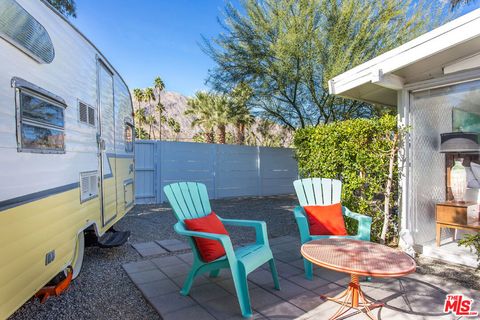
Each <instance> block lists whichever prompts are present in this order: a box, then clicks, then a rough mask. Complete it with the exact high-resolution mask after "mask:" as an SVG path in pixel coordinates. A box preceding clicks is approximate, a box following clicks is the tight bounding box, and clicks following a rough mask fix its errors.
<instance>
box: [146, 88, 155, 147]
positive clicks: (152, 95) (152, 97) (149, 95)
mask: <svg viewBox="0 0 480 320" xmlns="http://www.w3.org/2000/svg"><path fill="white" fill-rule="evenodd" d="M143 99H144V101H145V102H147V103H148V109H149V110H150V109H151V108H152V101H155V93H154V92H153V88H145V90H144V91H143ZM150 112H152V110H150ZM152 116H153V115H152ZM154 118H155V117H154ZM150 122H151V123H152V124H151V125H152V126H153V130H152V133H153V139H154V140H155V124H157V120H156V119H155V121H153V122H152V121H151V119H150Z"/></svg>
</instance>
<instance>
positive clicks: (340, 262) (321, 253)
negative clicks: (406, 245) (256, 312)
mask: <svg viewBox="0 0 480 320" xmlns="http://www.w3.org/2000/svg"><path fill="white" fill-rule="evenodd" d="M301 253H302V256H303V257H304V258H305V259H307V260H308V261H310V262H312V263H313V264H316V265H318V266H320V267H323V268H327V269H330V270H334V271H338V272H344V273H348V274H350V276H351V281H350V283H349V284H348V288H347V289H346V290H345V291H344V292H343V293H341V294H339V295H338V296H336V297H335V298H331V297H327V296H324V295H322V296H321V297H322V298H323V299H326V300H330V301H334V302H336V303H338V304H340V308H339V309H338V310H337V312H335V314H333V315H332V316H331V317H330V319H337V318H338V317H340V316H342V315H344V314H345V313H346V312H348V311H349V310H350V309H355V310H358V311H360V312H362V313H364V314H365V315H366V316H367V317H368V318H370V319H375V317H374V316H373V314H372V313H371V310H372V309H375V308H378V307H382V306H383V303H381V302H374V301H370V300H368V299H367V298H366V297H365V296H364V294H363V292H362V290H361V288H360V282H359V276H369V277H376V278H394V277H401V276H404V275H406V274H409V273H412V272H414V271H415V268H416V264H415V261H414V260H413V259H412V258H411V257H410V256H408V255H407V254H406V253H404V252H401V251H399V250H395V249H393V248H390V247H387V246H384V245H381V244H378V243H373V242H368V241H360V240H353V239H341V238H336V239H335V238H333V239H321V240H313V241H310V242H307V243H305V244H304V245H302V248H301Z"/></svg>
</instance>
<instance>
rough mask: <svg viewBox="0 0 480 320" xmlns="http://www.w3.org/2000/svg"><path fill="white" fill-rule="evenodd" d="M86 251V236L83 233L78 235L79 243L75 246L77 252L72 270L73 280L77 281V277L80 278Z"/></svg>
mask: <svg viewBox="0 0 480 320" xmlns="http://www.w3.org/2000/svg"><path fill="white" fill-rule="evenodd" d="M84 251H85V235H84V233H83V231H81V232H80V233H79V234H78V237H77V242H76V244H75V252H74V255H73V260H72V268H73V277H72V279H75V278H76V277H78V275H79V274H80V271H81V270H82V264H83V254H84Z"/></svg>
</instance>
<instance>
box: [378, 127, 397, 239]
mask: <svg viewBox="0 0 480 320" xmlns="http://www.w3.org/2000/svg"><path fill="white" fill-rule="evenodd" d="M397 142H398V133H395V135H394V137H393V146H392V149H391V150H390V159H389V164H388V178H387V184H386V186H385V202H384V206H383V226H382V234H381V235H380V242H381V243H382V244H385V241H386V238H387V231H388V222H389V221H390V198H391V196H392V182H393V168H394V165H395V156H396V154H397V150H398V146H397Z"/></svg>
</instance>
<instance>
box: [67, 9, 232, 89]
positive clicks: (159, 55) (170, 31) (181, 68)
mask: <svg viewBox="0 0 480 320" xmlns="http://www.w3.org/2000/svg"><path fill="white" fill-rule="evenodd" d="M225 1H226V0H142V1H134V0H97V1H93V0H76V4H77V18H70V20H71V21H72V22H73V24H74V25H75V26H77V27H78V28H79V29H80V31H82V33H84V34H85V35H86V36H87V37H88V38H89V39H90V40H91V41H92V42H93V43H94V44H95V45H96V46H97V47H98V48H99V49H100V51H101V52H102V53H103V54H104V55H105V56H106V57H107V59H108V60H109V62H110V63H111V64H112V65H113V66H114V67H115V68H116V69H117V71H118V72H119V73H120V74H121V75H122V77H123V78H124V79H125V81H126V82H127V85H128V86H129V88H130V90H132V89H133V88H145V87H148V86H152V82H153V79H154V78H155V77H156V76H160V77H162V79H163V81H164V82H165V85H166V89H167V90H169V91H176V92H180V93H182V94H184V95H192V94H193V93H194V92H195V91H197V90H202V89H206V88H207V86H206V85H205V79H206V78H207V74H208V69H209V68H212V67H213V66H214V64H213V61H212V60H211V59H210V58H209V57H208V56H207V55H206V54H205V53H204V52H203V51H202V50H201V48H200V46H199V44H200V43H201V42H202V37H201V36H202V35H204V36H206V37H208V38H212V37H214V36H216V35H218V34H219V33H220V32H221V31H222V28H221V26H220V25H219V24H218V22H217V17H221V15H222V11H223V8H224V7H225V4H226V2H225Z"/></svg>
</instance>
